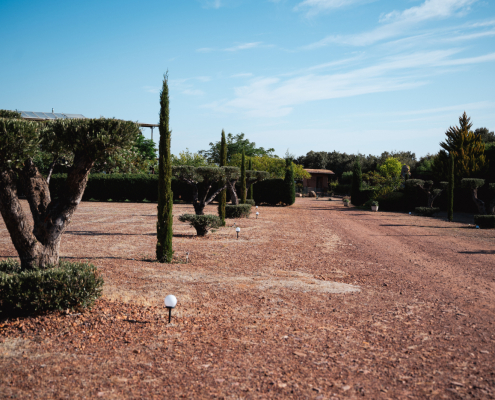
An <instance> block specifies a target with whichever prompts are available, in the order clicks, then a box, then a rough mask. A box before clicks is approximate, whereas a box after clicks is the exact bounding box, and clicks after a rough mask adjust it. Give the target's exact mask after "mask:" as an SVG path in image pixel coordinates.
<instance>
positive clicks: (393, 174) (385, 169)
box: [378, 157, 402, 178]
mask: <svg viewBox="0 0 495 400" xmlns="http://www.w3.org/2000/svg"><path fill="white" fill-rule="evenodd" d="M401 169H402V163H401V162H400V161H399V160H397V159H396V158H394V157H388V158H387V159H386V160H385V162H384V163H383V164H381V165H380V166H379V167H378V172H379V173H380V175H382V176H384V177H386V178H398V177H400V172H401Z"/></svg>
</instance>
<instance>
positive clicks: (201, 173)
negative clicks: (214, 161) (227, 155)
mask: <svg viewBox="0 0 495 400" xmlns="http://www.w3.org/2000/svg"><path fill="white" fill-rule="evenodd" d="M237 171H238V169H237ZM172 172H173V174H174V176H175V177H176V178H177V179H182V180H184V181H190V182H196V183H199V182H203V181H208V182H216V181H219V180H221V179H224V178H225V176H226V175H225V167H222V168H218V167H192V166H189V165H180V166H174V167H173V168H172Z"/></svg>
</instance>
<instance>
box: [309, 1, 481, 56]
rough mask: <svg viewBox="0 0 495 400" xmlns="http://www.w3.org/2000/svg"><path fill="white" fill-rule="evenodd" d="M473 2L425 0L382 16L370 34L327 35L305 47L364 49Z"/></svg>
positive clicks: (450, 14)
mask: <svg viewBox="0 0 495 400" xmlns="http://www.w3.org/2000/svg"><path fill="white" fill-rule="evenodd" d="M476 1H477V0H426V1H425V2H424V3H422V4H421V5H419V6H415V7H411V8H408V9H406V10H404V11H392V12H389V13H387V14H383V15H382V16H381V17H380V22H381V23H382V24H383V25H381V26H379V27H377V28H375V29H373V30H371V31H368V32H364V33H359V34H354V35H331V36H327V37H326V38H324V39H322V40H320V41H318V42H315V43H313V44H310V45H309V46H306V48H307V49H313V48H318V47H323V46H327V45H329V44H332V43H339V44H348V45H352V46H368V45H371V44H374V43H376V42H379V41H382V40H385V39H390V38H394V37H397V36H400V35H402V34H405V33H408V32H410V31H411V29H412V28H415V27H416V26H417V25H418V24H420V23H422V22H425V21H428V20H436V19H442V18H448V17H451V16H453V15H455V14H459V13H461V12H465V11H467V10H468V9H469V6H470V5H471V4H473V3H475V2H476Z"/></svg>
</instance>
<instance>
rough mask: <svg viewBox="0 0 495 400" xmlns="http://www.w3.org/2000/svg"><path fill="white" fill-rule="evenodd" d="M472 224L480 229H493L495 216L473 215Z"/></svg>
mask: <svg viewBox="0 0 495 400" xmlns="http://www.w3.org/2000/svg"><path fill="white" fill-rule="evenodd" d="M474 223H475V224H476V225H478V226H479V227H480V228H482V229H495V215H475V216H474Z"/></svg>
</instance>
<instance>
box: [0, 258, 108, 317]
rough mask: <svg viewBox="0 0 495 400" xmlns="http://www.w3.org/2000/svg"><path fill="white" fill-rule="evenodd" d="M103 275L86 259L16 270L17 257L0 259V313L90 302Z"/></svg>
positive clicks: (31, 311) (97, 293) (16, 313)
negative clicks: (48, 266) (81, 261)
mask: <svg viewBox="0 0 495 400" xmlns="http://www.w3.org/2000/svg"><path fill="white" fill-rule="evenodd" d="M102 287H103V278H101V276H100V275H99V274H98V272H97V270H96V267H95V266H94V265H92V264H87V263H71V262H67V261H60V263H59V265H58V266H57V267H53V268H48V269H35V270H31V271H20V265H19V263H18V262H17V261H13V260H6V261H1V262H0V317H1V318H6V317H12V316H21V315H30V314H38V313H42V312H46V311H53V310H66V309H80V308H86V307H89V306H91V305H92V304H93V303H94V301H95V300H96V299H97V298H98V297H100V296H101V292H102Z"/></svg>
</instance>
